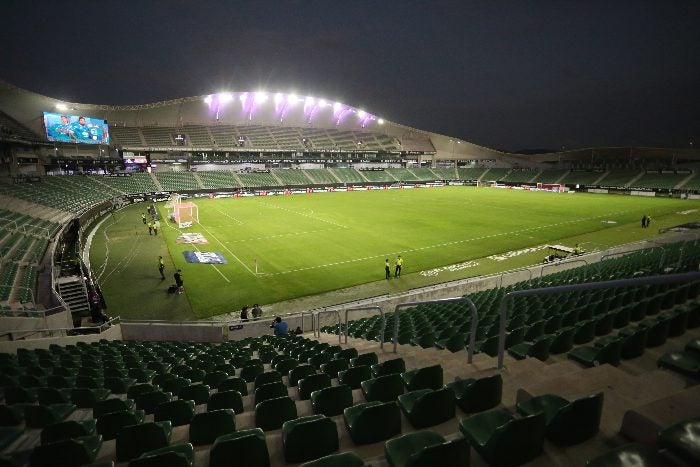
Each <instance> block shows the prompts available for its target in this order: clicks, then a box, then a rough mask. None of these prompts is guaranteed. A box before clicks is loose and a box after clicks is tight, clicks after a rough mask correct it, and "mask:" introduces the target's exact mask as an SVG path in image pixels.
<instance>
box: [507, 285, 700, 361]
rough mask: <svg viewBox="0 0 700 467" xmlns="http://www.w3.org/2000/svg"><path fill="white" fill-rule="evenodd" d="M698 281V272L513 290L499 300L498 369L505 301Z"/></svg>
mask: <svg viewBox="0 0 700 467" xmlns="http://www.w3.org/2000/svg"><path fill="white" fill-rule="evenodd" d="M693 280H700V272H685V273H680V274H666V275H663V276H648V277H636V278H633V279H615V280H611V281H603V282H588V283H585V284H569V285H558V286H554V287H543V288H538V289H526V290H515V291H512V292H508V293H507V294H505V295H504V296H503V298H502V299H501V304H500V307H499V308H500V326H499V331H498V368H499V369H501V368H503V357H504V353H505V347H506V314H507V309H508V308H507V301H508V300H512V299H514V298H518V297H527V296H530V295H537V294H551V293H562V292H576V291H579V290H597V289H609V288H612V287H632V286H636V285H648V284H667V283H673V282H685V281H693Z"/></svg>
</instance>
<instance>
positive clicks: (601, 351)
mask: <svg viewBox="0 0 700 467" xmlns="http://www.w3.org/2000/svg"><path fill="white" fill-rule="evenodd" d="M621 351H622V339H619V338H618V339H614V340H611V341H609V342H607V343H606V344H605V345H603V346H602V347H594V346H588V345H585V346H581V347H576V348H574V349H573V350H572V351H570V352H569V353H568V354H567V357H568V358H570V359H571V360H574V361H576V362H578V363H580V364H582V365H585V366H588V367H592V366H597V365H603V364H605V363H608V364H610V365H613V366H617V365H619V364H620V352H621Z"/></svg>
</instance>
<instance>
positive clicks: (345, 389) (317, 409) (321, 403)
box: [311, 384, 353, 417]
mask: <svg viewBox="0 0 700 467" xmlns="http://www.w3.org/2000/svg"><path fill="white" fill-rule="evenodd" d="M352 402H353V401H352V389H350V386H347V385H345V384H339V385H338V386H332V387H327V388H323V389H319V390H317V391H313V392H312V393H311V408H312V409H313V411H314V413H315V414H321V415H325V416H327V417H332V416H335V415H340V414H342V413H343V410H345V409H346V408H348V407H352Z"/></svg>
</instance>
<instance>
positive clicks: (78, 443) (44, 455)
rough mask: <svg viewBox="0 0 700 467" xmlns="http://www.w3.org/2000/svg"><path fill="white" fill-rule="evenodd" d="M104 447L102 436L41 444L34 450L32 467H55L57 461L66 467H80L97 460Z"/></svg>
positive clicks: (31, 456) (31, 459)
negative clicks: (101, 448)
mask: <svg viewBox="0 0 700 467" xmlns="http://www.w3.org/2000/svg"><path fill="white" fill-rule="evenodd" d="M101 446H102V437H101V436H100V435H93V436H84V437H81V438H74V439H66V440H63V441H57V442H54V443H48V444H40V445H38V446H36V447H35V448H34V450H33V451H32V453H31V455H30V457H29V465H30V466H31V467H54V466H55V465H57V464H56V460H57V459H60V465H61V466H66V467H74V466H75V467H79V466H82V465H85V464H89V463H91V462H93V461H94V460H95V457H97V453H98V452H99V451H100V447H101Z"/></svg>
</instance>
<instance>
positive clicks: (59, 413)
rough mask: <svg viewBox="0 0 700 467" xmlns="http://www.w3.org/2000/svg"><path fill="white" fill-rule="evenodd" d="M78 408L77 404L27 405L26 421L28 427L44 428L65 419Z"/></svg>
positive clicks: (25, 411)
mask: <svg viewBox="0 0 700 467" xmlns="http://www.w3.org/2000/svg"><path fill="white" fill-rule="evenodd" d="M76 408H77V407H76V406H75V404H51V405H25V406H24V421H25V423H26V424H27V428H44V427H45V426H47V425H53V424H54V423H58V422H61V421H63V420H65V419H66V417H68V416H69V415H70V414H72V413H73V412H75V409H76Z"/></svg>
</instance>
